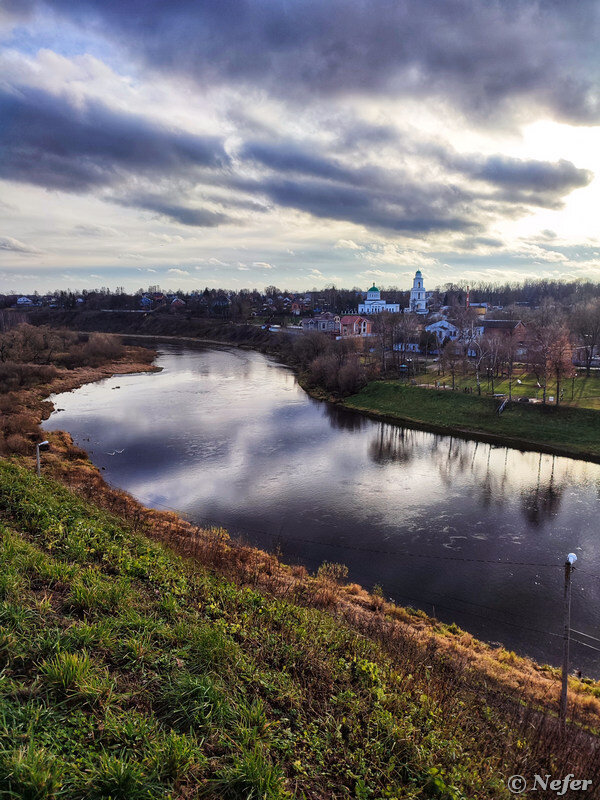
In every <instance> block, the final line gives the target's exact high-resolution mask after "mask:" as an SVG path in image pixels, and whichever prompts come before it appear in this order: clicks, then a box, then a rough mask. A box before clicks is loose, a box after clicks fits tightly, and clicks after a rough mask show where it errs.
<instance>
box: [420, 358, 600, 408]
mask: <svg viewBox="0 0 600 800" xmlns="http://www.w3.org/2000/svg"><path fill="white" fill-rule="evenodd" d="M517 380H519V381H521V383H518V382H517ZM416 381H417V383H429V384H431V383H435V381H438V383H439V385H440V386H443V385H444V384H446V386H452V375H450V374H449V373H447V372H445V373H438V371H437V369H436V368H435V367H434V368H430V369H429V370H428V371H427V372H426V373H425V374H422V375H418V376H417V377H416ZM537 383H538V381H537V378H536V376H535V375H534V374H533V373H528V372H525V371H521V370H516V371H515V375H514V377H513V381H512V395H513V397H530V398H534V399H539V400H541V399H542V396H543V394H542V390H541V389H540V388H539V387H538V385H537ZM455 386H456V388H457V389H459V390H461V391H462V390H463V389H465V388H469V389H473V391H474V392H476V391H477V383H476V381H475V378H474V376H473V375H472V374H471V375H459V374H457V375H456V376H455ZM561 388H562V390H563V392H564V394H563V399H562V401H561V402H562V403H563V404H564V405H573V406H578V407H580V408H592V409H600V375H598V374H597V373H596V374H594V373H592V375H590V377H589V378H588V377H586V375H585V371H582V370H579V372H578V374H577V376H576V377H575V379H574V380H573V379H572V378H567V379H566V380H564V381H562V383H561ZM481 391H482V393H483V394H488V395H491V393H492V387H491V382H489V381H488V379H487V377H484V376H482V378H481ZM508 391H509V382H508V378H506V377H504V378H501V379H498V378H497V379H495V380H494V393H495V394H508ZM546 394H547V396H548V397H554V398H556V383H555V382H552V381H551V382H550V383H549V384H548V390H547V393H546Z"/></svg>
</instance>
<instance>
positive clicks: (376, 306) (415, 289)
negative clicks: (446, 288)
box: [358, 269, 432, 314]
mask: <svg viewBox="0 0 600 800" xmlns="http://www.w3.org/2000/svg"><path fill="white" fill-rule="evenodd" d="M431 295H432V292H428V291H426V290H425V286H424V284H423V275H422V274H421V270H420V269H418V270H417V271H416V273H415V277H414V279H413V285H412V289H411V290H410V300H409V305H408V306H407V307H406V308H405V309H404V311H405V313H407V314H408V313H410V312H413V313H414V314H427V312H428V310H429V309H428V301H429V299H430V297H431ZM401 310H402V309H401V308H400V303H386V301H385V300H382V299H381V292H380V291H379V289H378V288H377V287H376V286H371V288H370V289H369V291H368V292H367V299H366V300H365V301H364V303H360V304H359V306H358V313H359V314H380V313H381V312H382V311H389V312H390V313H392V314H399V313H400V311H401Z"/></svg>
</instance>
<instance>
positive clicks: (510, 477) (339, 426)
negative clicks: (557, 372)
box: [44, 344, 600, 676]
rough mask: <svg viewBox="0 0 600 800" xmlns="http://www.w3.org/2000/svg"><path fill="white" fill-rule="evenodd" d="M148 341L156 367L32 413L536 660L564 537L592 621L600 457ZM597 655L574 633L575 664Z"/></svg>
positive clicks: (182, 493)
mask: <svg viewBox="0 0 600 800" xmlns="http://www.w3.org/2000/svg"><path fill="white" fill-rule="evenodd" d="M156 346H157V348H158V350H159V357H158V360H157V362H156V363H157V364H158V365H159V366H160V367H162V372H160V373H155V374H136V375H127V376H123V375H119V376H116V377H113V378H110V379H107V380H104V381H102V382H100V383H96V384H89V385H86V386H83V387H82V388H80V389H78V390H76V391H74V392H70V393H66V394H61V395H56V396H54V397H53V398H52V399H53V400H54V404H55V407H56V408H57V411H55V412H54V413H53V414H52V416H51V417H50V419H49V420H47V422H46V423H45V426H44V427H45V428H46V429H47V430H56V429H62V430H67V431H69V432H70V433H71V434H72V436H73V439H74V440H75V442H76V444H78V445H80V446H81V447H84V448H85V449H86V450H87V451H88V452H89V453H90V456H91V459H92V461H93V462H94V463H95V464H96V465H97V466H98V467H101V468H103V469H104V473H103V474H104V476H105V477H106V479H107V480H108V481H109V482H110V483H112V484H115V485H117V486H119V487H121V488H124V489H126V490H127V491H129V492H131V493H132V494H133V495H134V496H135V497H137V498H138V499H139V500H141V501H142V502H143V503H145V504H146V505H149V506H153V507H156V508H159V509H163V508H171V509H175V510H177V511H179V512H181V513H182V514H184V515H185V516H187V517H188V518H189V519H191V520H192V521H195V522H197V523H200V524H214V525H218V526H222V527H224V528H227V529H228V530H229V531H230V532H231V533H234V534H236V533H237V534H240V535H243V536H244V537H245V539H246V540H248V541H249V542H251V543H253V544H257V545H259V546H261V547H265V548H267V549H271V548H275V547H278V548H280V550H281V552H282V555H283V557H284V559H285V560H287V561H289V562H295V563H303V564H305V565H306V566H307V567H309V568H310V569H316V568H317V567H318V566H319V564H321V563H322V562H323V561H325V560H326V561H335V562H341V563H344V564H345V565H346V566H347V567H348V570H349V580H352V581H356V582H358V583H361V584H362V585H363V586H365V587H366V588H368V589H371V588H372V587H373V585H374V584H379V585H381V586H382V588H383V590H384V592H385V595H386V596H387V597H391V598H393V599H395V600H397V601H398V602H399V603H402V604H404V605H412V606H413V607H416V608H421V609H423V610H425V611H426V612H427V613H429V614H435V615H436V616H437V617H438V618H440V619H442V620H444V621H446V622H452V621H456V622H457V624H458V625H460V626H461V627H463V628H465V629H466V630H468V631H470V632H472V633H473V634H475V635H477V636H478V637H480V638H483V639H485V640H486V641H492V642H502V643H503V644H504V645H505V646H506V647H507V648H509V649H512V650H516V651H517V652H519V653H523V654H527V655H531V656H533V657H535V658H538V659H541V660H543V661H546V662H549V663H552V664H559V663H560V661H561V653H562V639H561V635H562V622H561V620H562V592H563V570H562V565H563V564H564V561H565V556H566V554H567V553H569V552H575V553H576V554H577V556H578V559H579V560H578V562H577V569H576V570H575V571H574V574H573V603H572V627H573V628H574V629H576V630H577V631H580V632H583V633H587V634H590V635H591V636H593V637H597V638H598V639H600V547H599V546H598V541H599V527H600V525H599V523H600V519H599V513H598V512H599V508H600V465H597V464H591V463H585V462H582V461H576V460H571V459H567V458H556V457H553V456H549V455H541V454H538V453H532V452H529V453H522V452H520V451H518V450H513V449H509V448H504V447H494V446H491V445H488V444H483V443H478V442H473V441H466V440H462V439H457V438H453V437H448V436H439V435H434V434H430V433H425V432H422V431H415V430H410V429H406V428H404V429H403V428H400V427H396V426H392V425H389V424H385V423H381V422H377V421H373V420H369V419H366V418H364V417H361V416H360V415H357V414H355V413H353V412H348V411H343V410H340V409H338V408H335V407H331V406H329V405H327V404H324V403H321V402H318V401H315V400H313V399H311V398H310V397H308V396H307V395H306V394H305V393H304V392H303V391H302V390H301V389H300V388H299V387H298V385H297V384H296V381H295V378H294V375H293V373H292V372H291V371H290V370H289V369H288V368H286V367H284V366H281V365H279V364H277V363H276V362H274V361H272V360H270V359H268V358H266V357H264V356H262V355H261V354H259V353H255V352H252V351H242V350H237V349H229V348H218V349H206V348H202V347H200V346H187V345H186V346H182V345H177V344H168V345H165V344H157V345H156ZM58 409H60V410H58ZM498 562H502V563H498ZM575 638H576V639H579V640H580V641H581V642H586V643H587V644H589V645H592V646H593V647H596V648H600V641H595V640H594V639H590V638H586V637H584V636H583V635H581V634H577V635H575ZM599 657H600V652H596V651H595V650H592V649H590V648H589V647H584V646H583V645H581V644H578V643H573V644H572V662H573V666H574V667H575V668H577V667H579V668H581V669H582V670H583V671H584V673H586V674H590V675H593V676H600V658H599Z"/></svg>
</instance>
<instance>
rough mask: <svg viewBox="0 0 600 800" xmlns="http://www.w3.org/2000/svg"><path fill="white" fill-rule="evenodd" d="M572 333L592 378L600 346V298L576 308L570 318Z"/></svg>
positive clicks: (586, 369) (588, 374)
mask: <svg viewBox="0 0 600 800" xmlns="http://www.w3.org/2000/svg"><path fill="white" fill-rule="evenodd" d="M570 326H571V331H572V332H573V334H574V335H575V336H576V337H577V339H578V341H579V343H580V346H579V351H580V352H582V353H583V357H584V361H585V374H586V375H587V377H588V378H589V377H590V370H591V366H592V359H593V358H594V354H595V352H596V348H597V347H598V346H599V345H600V298H595V299H594V300H592V301H591V302H589V303H585V304H580V305H578V306H576V307H575V309H574V310H573V313H572V315H571V316H570Z"/></svg>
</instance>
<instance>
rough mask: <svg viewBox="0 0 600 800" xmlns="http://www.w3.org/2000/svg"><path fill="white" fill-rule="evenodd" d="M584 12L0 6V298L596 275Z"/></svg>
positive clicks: (593, 32) (591, 67)
mask: <svg viewBox="0 0 600 800" xmlns="http://www.w3.org/2000/svg"><path fill="white" fill-rule="evenodd" d="M599 38H600V3H599V2H598V0H577V1H576V2H572V3H569V2H566V0H543V1H542V0H540V2H531V1H530V0H527V1H525V0H486V1H485V2H484V0H428V2H423V0H170V2H165V0H119V1H118V2H117V1H116V0H77V2H76V3H74V2H72V0H0V39H1V42H0V44H1V52H0V223H1V224H0V281H1V287H2V288H0V291H10V290H18V291H22V292H26V291H33V289H35V288H37V289H40V290H44V291H45V290H51V289H54V288H57V287H66V286H70V287H72V288H79V289H84V288H88V289H91V288H93V287H97V286H101V285H108V286H111V287H116V286H125V287H126V288H128V289H137V288H138V287H141V286H143V287H146V286H148V285H149V284H159V285H161V286H162V287H164V288H169V287H173V288H175V287H181V288H184V289H191V288H194V287H204V286H206V285H208V286H213V287H216V286H224V287H229V288H232V289H239V288H242V287H248V288H252V287H254V286H256V287H259V288H261V287H263V286H265V285H268V284H276V285H278V286H281V287H282V288H283V287H286V288H289V289H309V288H311V287H313V286H316V287H321V286H325V285H329V284H331V283H335V284H336V285H340V286H346V287H352V286H361V287H364V288H366V286H367V285H368V284H370V283H371V282H373V281H375V282H377V283H378V284H380V285H382V286H391V285H397V286H400V287H403V288H407V287H408V286H409V284H410V278H411V276H412V274H414V271H415V269H417V268H420V269H421V270H422V271H423V273H424V275H425V278H426V284H427V285H431V286H432V287H433V286H435V285H437V284H443V283H446V282H448V281H458V282H471V283H472V282H474V281H476V280H481V279H483V280H488V279H489V280H492V281H497V280H506V279H510V280H515V279H522V278H525V277H535V276H553V277H563V278H569V279H572V278H580V277H581V278H593V279H595V280H600V215H599V210H600V127H599V125H600V50H599V48H598V41H599Z"/></svg>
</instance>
